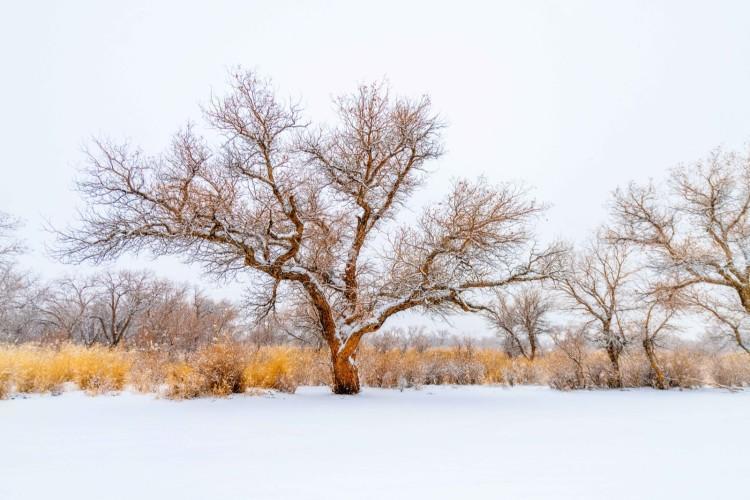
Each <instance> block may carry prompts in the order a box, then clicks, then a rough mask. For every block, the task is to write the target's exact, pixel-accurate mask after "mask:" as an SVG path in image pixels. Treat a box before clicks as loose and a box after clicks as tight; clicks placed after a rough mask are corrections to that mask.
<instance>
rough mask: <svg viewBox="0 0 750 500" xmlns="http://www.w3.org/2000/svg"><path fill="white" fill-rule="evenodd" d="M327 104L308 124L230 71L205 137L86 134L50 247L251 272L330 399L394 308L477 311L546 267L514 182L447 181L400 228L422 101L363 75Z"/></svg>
mask: <svg viewBox="0 0 750 500" xmlns="http://www.w3.org/2000/svg"><path fill="white" fill-rule="evenodd" d="M335 107H336V111H337V112H338V123H337V124H336V125H334V126H322V127H312V126H310V125H309V124H307V123H306V122H305V121H304V120H303V118H302V112H301V110H300V108H299V107H298V106H297V105H296V104H294V103H292V102H288V101H286V100H283V99H280V98H278V97H277V96H276V94H275V92H274V91H273V89H272V86H271V85H270V83H269V82H268V81H266V80H264V79H261V78H259V77H257V76H256V75H255V74H253V73H248V72H241V71H240V72H237V73H236V74H235V75H233V77H232V90H231V92H230V93H229V94H228V95H227V96H226V97H218V98H215V99H213V100H212V101H211V103H210V104H209V105H208V106H207V107H206V108H205V116H206V118H207V121H208V123H209V124H210V125H211V126H212V127H213V129H214V130H215V131H218V132H219V134H218V135H219V136H220V137H218V138H204V137H201V136H199V135H198V134H197V133H196V132H195V129H194V127H190V126H188V127H186V128H185V129H184V130H182V131H180V132H179V133H177V134H176V135H175V137H174V140H173V142H172V145H171V147H170V148H169V150H168V151H167V152H165V153H164V154H162V155H159V156H156V157H149V156H145V155H144V154H143V153H141V152H140V151H138V150H137V149H134V148H132V147H130V146H128V145H127V144H115V143H113V142H110V141H102V140H100V141H97V142H96V143H95V145H94V147H93V148H92V150H91V151H90V154H89V159H90V164H89V168H88V171H87V174H86V175H85V177H84V179H83V180H82V181H81V182H80V184H79V188H80V190H81V192H82V193H83V194H84V196H85V197H86V199H87V202H88V203H89V208H88V210H87V211H85V212H84V213H83V214H82V221H81V222H82V223H81V224H80V225H79V226H78V227H77V228H74V229H71V230H66V231H62V232H61V242H62V245H61V252H60V255H61V256H62V257H63V258H65V259H67V260H69V261H78V262H80V261H85V260H92V261H95V262H99V261H102V260H105V259H111V258H115V257H117V256H118V255H120V254H122V253H123V252H126V251H134V252H138V251H141V250H146V249H148V250H149V251H150V252H152V253H153V254H156V255H162V254H179V255H182V256H184V257H185V258H186V259H187V260H188V261H191V262H200V263H202V264H204V265H205V267H206V269H207V270H208V271H210V272H214V273H218V274H223V275H226V274H230V275H231V274H234V273H238V272H251V273H252V274H253V275H254V276H255V278H256V287H255V289H256V290H257V291H259V292H261V295H262V296H257V297H255V301H254V302H255V304H256V306H257V307H258V309H259V311H258V312H260V314H261V315H263V314H266V313H268V312H272V311H273V310H274V309H275V308H276V306H277V304H279V303H280V302H282V301H284V302H287V301H288V302H291V303H294V304H295V306H296V307H297V308H299V309H300V310H304V311H306V314H307V315H308V316H310V317H312V318H314V322H315V328H316V330H317V332H318V334H319V335H320V336H321V337H322V338H323V339H324V340H325V342H326V344H327V345H328V347H329V348H330V353H331V366H332V380H333V390H334V392H336V393H339V394H351V393H357V392H358V391H359V377H358V374H357V365H356V354H357V348H358V346H359V344H360V341H361V339H362V337H363V336H364V335H366V334H369V333H372V332H375V331H377V330H378V329H379V328H380V327H381V326H382V325H383V324H384V323H385V322H386V320H388V319H389V318H391V317H393V316H394V315H395V314H398V313H400V312H402V311H406V310H410V309H421V310H424V311H432V312H440V313H444V312H449V311H454V310H459V311H476V310H478V308H479V307H478V306H477V304H476V303H474V302H473V301H472V296H473V295H474V294H475V293H476V292H477V291H479V290H482V289H487V288H496V287H502V286H505V285H508V284H512V283H516V282H524V281H532V280H539V279H543V278H546V277H547V276H548V275H549V273H550V266H551V265H552V262H553V261H554V258H553V257H554V256H555V255H556V250H555V249H554V248H552V249H546V250H544V251H535V250H534V249H533V245H532V244H531V243H532V234H531V232H530V222H531V220H532V219H533V217H534V216H535V215H537V214H538V213H539V212H540V211H541V210H542V207H540V205H538V204H537V203H535V202H534V201H532V200H530V199H528V198H527V196H526V194H525V192H524V191H523V190H521V189H518V188H516V187H513V186H511V185H505V186H499V187H492V186H489V185H487V183H486V182H484V181H481V182H468V181H463V180H459V181H457V182H456V183H455V184H454V186H453V190H452V192H451V193H450V194H449V195H448V196H447V198H445V199H444V200H443V201H441V202H439V203H436V204H434V205H431V206H429V207H427V208H426V209H424V211H423V212H422V213H421V215H416V216H414V215H410V214H407V215H406V216H405V217H404V220H405V221H406V222H405V223H403V224H398V223H397V221H396V220H395V217H396V214H397V213H398V212H399V209H400V208H401V207H402V206H403V204H404V203H405V202H406V201H407V199H408V198H409V196H410V195H411V194H412V193H413V192H414V190H415V189H416V188H417V187H418V186H419V185H420V184H422V183H423V182H424V180H425V176H426V174H427V170H426V166H427V165H428V162H430V161H431V160H434V159H436V158H438V157H439V156H440V155H441V154H442V153H443V146H442V140H441V136H440V131H441V128H442V125H441V122H440V121H439V119H438V118H437V117H436V115H435V114H434V113H433V111H432V110H431V106H430V100H429V99H428V98H427V97H422V98H419V99H406V98H399V97H394V96H393V95H391V94H390V93H389V90H388V88H386V87H385V86H384V85H381V84H373V85H365V86H361V87H360V88H359V89H357V91H355V92H354V93H353V94H351V95H345V96H342V97H340V98H338V99H336V100H335Z"/></svg>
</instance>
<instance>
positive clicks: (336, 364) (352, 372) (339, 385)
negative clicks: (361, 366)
mask: <svg viewBox="0 0 750 500" xmlns="http://www.w3.org/2000/svg"><path fill="white" fill-rule="evenodd" d="M331 364H332V366H333V392H334V394H358V393H359V390H360V388H359V373H358V372H357V366H356V365H355V364H354V362H353V360H352V359H350V357H348V356H341V355H339V354H338V353H331Z"/></svg>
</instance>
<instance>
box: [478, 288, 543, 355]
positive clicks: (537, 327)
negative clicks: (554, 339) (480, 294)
mask: <svg viewBox="0 0 750 500" xmlns="http://www.w3.org/2000/svg"><path fill="white" fill-rule="evenodd" d="M551 309H552V301H551V299H550V298H549V297H548V296H546V295H545V294H544V292H543V291H542V290H541V288H539V287H531V286H525V287H522V288H521V289H520V290H519V291H517V292H515V293H509V294H505V293H498V294H497V298H496V300H495V302H494V304H493V305H492V307H489V308H488V310H487V311H486V312H485V316H486V317H487V318H488V319H489V321H490V322H491V324H492V325H493V326H494V328H495V329H496V330H497V332H498V334H499V335H500V336H501V338H502V339H503V342H504V346H505V351H506V352H507V353H508V355H509V356H515V355H521V356H523V357H524V358H526V359H528V360H531V361H533V360H534V359H535V358H536V355H537V352H538V350H539V339H540V337H541V336H542V335H544V334H546V333H548V332H549V323H548V322H547V319H546V316H547V315H548V314H549V312H550V310H551Z"/></svg>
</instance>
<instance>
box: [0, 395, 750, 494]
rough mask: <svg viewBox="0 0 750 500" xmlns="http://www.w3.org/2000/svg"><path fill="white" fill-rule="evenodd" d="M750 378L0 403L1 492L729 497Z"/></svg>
mask: <svg viewBox="0 0 750 500" xmlns="http://www.w3.org/2000/svg"><path fill="white" fill-rule="evenodd" d="M748 415H750V391H738V392H729V391H724V390H718V389H697V390H691V391H669V392H664V391H656V390H650V389H632V390H618V391H575V392H559V391H554V390H551V389H547V388H543V387H513V388H506V387H486V386H461V387H456V386H425V387H423V388H421V389H419V390H415V389H407V390H404V391H398V390H393V389H374V388H365V389H364V390H363V391H362V393H361V394H360V395H358V396H356V397H351V396H336V395H333V394H331V393H330V391H329V390H328V388H326V387H304V388H300V390H299V391H298V392H297V393H296V394H293V395H290V394H280V393H273V392H266V393H263V394H262V395H258V396H234V397H230V398H228V399H198V400H189V401H172V400H165V399H157V398H156V397H154V396H149V395H140V394H134V393H128V392H124V393H121V394H120V395H105V396H98V397H90V396H87V395H85V394H84V393H81V392H66V393H63V394H62V395H60V396H57V397H53V396H49V395H47V396H40V395H33V396H24V397H17V398H15V399H11V400H8V401H2V402H0V420H2V421H3V423H4V425H3V426H0V442H2V443H3V449H4V453H3V454H2V456H1V457H0V470H2V471H3V479H2V481H0V498H3V499H5V500H25V499H32V498H51V497H54V498H56V499H60V500H62V499H79V500H86V499H99V498H108V499H112V500H116V499H131V498H182V499H205V498H222V499H247V498H253V499H284V498H306V499H311V500H312V499H327V500H335V499H344V498H358V499H382V498H410V499H421V498H425V499H428V498H429V499H443V498H444V499H455V498H466V499H497V498H513V499H515V500H523V499H528V500H531V499H546V498H555V499H560V500H564V499H571V500H573V499H575V500H587V499H601V498H607V499H609V500H631V499H644V498H654V499H655V498H675V499H677V498H679V499H681V500H686V499H696V500H698V499H701V500H703V499H706V498H739V496H738V493H739V492H741V491H744V490H746V487H747V484H746V474H747V461H746V453H745V450H747V448H748V446H750V436H749V435H748V434H747V433H746V432H744V431H743V428H744V426H746V423H747V417H748Z"/></svg>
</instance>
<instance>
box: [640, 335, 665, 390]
mask: <svg viewBox="0 0 750 500" xmlns="http://www.w3.org/2000/svg"><path fill="white" fill-rule="evenodd" d="M643 350H644V351H645V352H646V357H647V358H648V362H649V364H650V365H651V373H653V375H654V382H655V383H656V388H657V389H666V388H667V378H666V377H665V376H664V371H663V370H662V369H661V367H660V366H659V362H658V361H657V359H656V350H655V349H654V341H653V340H651V339H649V338H645V339H643Z"/></svg>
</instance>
